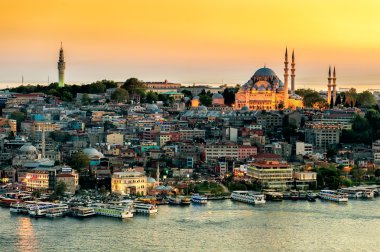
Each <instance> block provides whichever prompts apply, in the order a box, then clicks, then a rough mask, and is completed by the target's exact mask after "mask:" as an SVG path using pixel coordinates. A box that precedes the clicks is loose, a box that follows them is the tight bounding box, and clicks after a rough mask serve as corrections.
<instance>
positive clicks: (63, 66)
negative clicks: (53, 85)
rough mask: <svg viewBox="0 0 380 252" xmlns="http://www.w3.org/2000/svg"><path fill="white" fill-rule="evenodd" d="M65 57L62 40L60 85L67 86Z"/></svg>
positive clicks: (59, 62)
mask: <svg viewBox="0 0 380 252" xmlns="http://www.w3.org/2000/svg"><path fill="white" fill-rule="evenodd" d="M65 68H66V63H65V57H64V56H63V48H62V42H61V50H59V60H58V87H64V86H65Z"/></svg>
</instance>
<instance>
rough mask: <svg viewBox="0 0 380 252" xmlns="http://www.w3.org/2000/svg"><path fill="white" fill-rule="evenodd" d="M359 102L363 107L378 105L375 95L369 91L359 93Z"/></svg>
mask: <svg viewBox="0 0 380 252" xmlns="http://www.w3.org/2000/svg"><path fill="white" fill-rule="evenodd" d="M357 102H358V103H359V104H360V105H361V106H363V107H372V106H374V105H376V99H375V96H374V95H373V94H372V93H371V92H369V91H364V92H362V93H359V94H358V95H357Z"/></svg>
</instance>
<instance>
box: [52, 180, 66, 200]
mask: <svg viewBox="0 0 380 252" xmlns="http://www.w3.org/2000/svg"><path fill="white" fill-rule="evenodd" d="M66 191H67V185H66V184H65V182H63V181H59V182H58V183H57V185H56V187H55V190H54V193H55V195H56V196H57V197H58V198H60V197H62V196H63V195H64V194H65V192H66Z"/></svg>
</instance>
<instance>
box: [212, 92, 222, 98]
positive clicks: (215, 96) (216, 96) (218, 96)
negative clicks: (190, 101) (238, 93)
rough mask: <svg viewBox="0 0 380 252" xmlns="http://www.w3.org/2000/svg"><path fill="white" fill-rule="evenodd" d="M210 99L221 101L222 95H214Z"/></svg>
mask: <svg viewBox="0 0 380 252" xmlns="http://www.w3.org/2000/svg"><path fill="white" fill-rule="evenodd" d="M212 99H223V95H221V94H219V93H215V94H213V95H212Z"/></svg>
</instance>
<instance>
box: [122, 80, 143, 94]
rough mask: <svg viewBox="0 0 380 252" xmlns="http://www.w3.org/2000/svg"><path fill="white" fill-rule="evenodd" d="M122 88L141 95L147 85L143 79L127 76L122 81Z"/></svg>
mask: <svg viewBox="0 0 380 252" xmlns="http://www.w3.org/2000/svg"><path fill="white" fill-rule="evenodd" d="M122 88H124V89H125V90H127V91H128V93H129V94H139V95H143V94H144V93H145V90H146V88H147V87H146V85H145V83H144V82H143V81H141V80H139V79H137V78H129V79H128V80H126V81H125V82H124V84H123V86H122Z"/></svg>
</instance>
